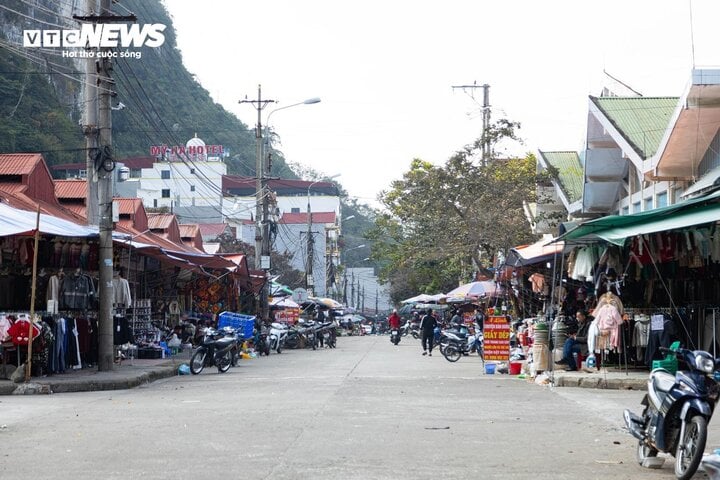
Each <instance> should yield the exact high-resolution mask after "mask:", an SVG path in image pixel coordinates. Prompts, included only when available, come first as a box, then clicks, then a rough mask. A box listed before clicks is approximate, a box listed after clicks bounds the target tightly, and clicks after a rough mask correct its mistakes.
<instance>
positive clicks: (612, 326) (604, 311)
mask: <svg viewBox="0 0 720 480" xmlns="http://www.w3.org/2000/svg"><path fill="white" fill-rule="evenodd" d="M593 315H594V317H595V320H597V326H598V329H599V330H600V335H601V337H602V338H603V339H604V338H605V337H608V338H607V342H606V343H605V345H604V347H605V348H604V349H611V348H612V349H617V347H618V346H619V345H620V326H621V325H622V322H623V320H622V316H621V314H620V311H619V310H618V308H617V307H616V306H615V305H613V304H611V303H606V304H604V305H602V306H600V307H599V308H596V309H595V310H594V312H593Z"/></svg>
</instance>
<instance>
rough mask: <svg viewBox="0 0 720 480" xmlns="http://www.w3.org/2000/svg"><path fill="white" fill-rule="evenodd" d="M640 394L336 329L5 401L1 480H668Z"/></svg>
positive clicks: (0, 422)
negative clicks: (625, 413)
mask: <svg viewBox="0 0 720 480" xmlns="http://www.w3.org/2000/svg"><path fill="white" fill-rule="evenodd" d="M641 395H642V394H641V392H627V391H605V390H588V389H573V388H558V389H555V390H551V389H549V388H547V387H541V386H537V385H533V384H529V383H527V382H526V381H524V380H518V379H516V378H511V377H508V376H502V375H484V374H483V373H482V369H481V367H480V363H479V359H478V358H477V357H466V358H462V359H461V360H460V361H459V362H457V363H455V364H451V363H449V362H447V361H445V359H443V357H442V356H441V355H439V353H436V355H434V356H433V357H422V356H421V355H420V348H419V343H418V342H417V341H415V340H412V339H407V340H405V339H404V340H403V342H402V343H401V344H400V345H399V346H397V347H395V346H393V345H391V344H390V342H389V341H388V339H387V337H375V336H370V337H350V338H346V337H341V338H339V339H338V348H337V349H336V350H321V351H315V352H312V351H309V350H308V351H287V352H283V353H282V354H281V355H273V356H271V357H270V358H266V357H263V358H259V359H255V360H252V361H246V362H244V363H243V364H242V365H241V366H239V367H236V368H233V369H231V370H230V372H228V373H227V374H224V375H220V374H218V373H216V371H206V372H203V373H202V374H201V375H200V376H183V377H175V378H171V379H167V380H163V381H159V382H155V383H152V384H150V385H148V386H146V387H141V388H138V389H133V390H125V391H115V392H92V393H77V394H56V395H49V396H27V397H18V396H9V397H8V396H6V397H2V398H0V445H2V450H1V453H0V478H3V479H33V480H36V479H38V478H57V479H72V480H79V479H134V478H152V479H159V478H167V479H185V478H198V479H206V478H215V477H224V478H233V479H235V478H248V479H265V478H268V479H355V478H357V479H361V478H362V479H425V478H434V479H438V478H503V479H514V478H516V479H529V478H533V479H536V478H537V479H545V478H547V479H564V478H566V479H578V478H583V479H593V478H612V479H623V478H624V479H643V478H648V479H649V478H654V479H656V478H660V479H663V478H665V479H670V478H674V477H673V476H672V470H671V465H670V462H669V461H668V462H666V463H667V465H666V466H665V468H664V469H663V470H661V471H648V470H643V469H641V468H640V467H639V466H638V465H637V464H636V463H635V461H634V442H633V441H632V439H631V437H630V436H629V435H627V434H626V433H624V432H623V431H622V430H621V422H622V419H621V411H622V408H623V407H624V406H627V405H630V406H633V407H634V406H637V404H638V402H639V400H640V398H641ZM714 425H715V422H713V423H712V424H711V445H718V446H720V436H718V434H717V433H715V432H714V428H713V427H714ZM712 442H714V443H712ZM698 478H702V476H698Z"/></svg>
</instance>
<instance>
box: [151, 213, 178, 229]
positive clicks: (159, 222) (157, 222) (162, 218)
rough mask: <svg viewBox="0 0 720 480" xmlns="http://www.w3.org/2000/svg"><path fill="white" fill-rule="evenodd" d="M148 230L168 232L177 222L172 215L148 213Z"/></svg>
mask: <svg viewBox="0 0 720 480" xmlns="http://www.w3.org/2000/svg"><path fill="white" fill-rule="evenodd" d="M147 217H148V228H149V229H151V230H155V229H162V230H167V229H168V228H170V225H172V222H173V220H175V215H174V214H172V213H148V216H147Z"/></svg>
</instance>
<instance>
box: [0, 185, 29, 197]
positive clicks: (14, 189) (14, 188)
mask: <svg viewBox="0 0 720 480" xmlns="http://www.w3.org/2000/svg"><path fill="white" fill-rule="evenodd" d="M0 190H2V191H3V192H6V193H11V194H13V195H15V194H17V193H25V190H27V185H23V184H22V183H11V182H0Z"/></svg>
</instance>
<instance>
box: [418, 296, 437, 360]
mask: <svg viewBox="0 0 720 480" xmlns="http://www.w3.org/2000/svg"><path fill="white" fill-rule="evenodd" d="M435 327H437V320H435V317H434V316H433V314H432V309H430V308H428V309H427V311H426V312H425V315H424V316H423V317H422V319H421V320H420V331H421V332H422V347H423V353H422V354H423V355H430V356H431V357H432V349H433V341H434V340H435Z"/></svg>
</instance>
